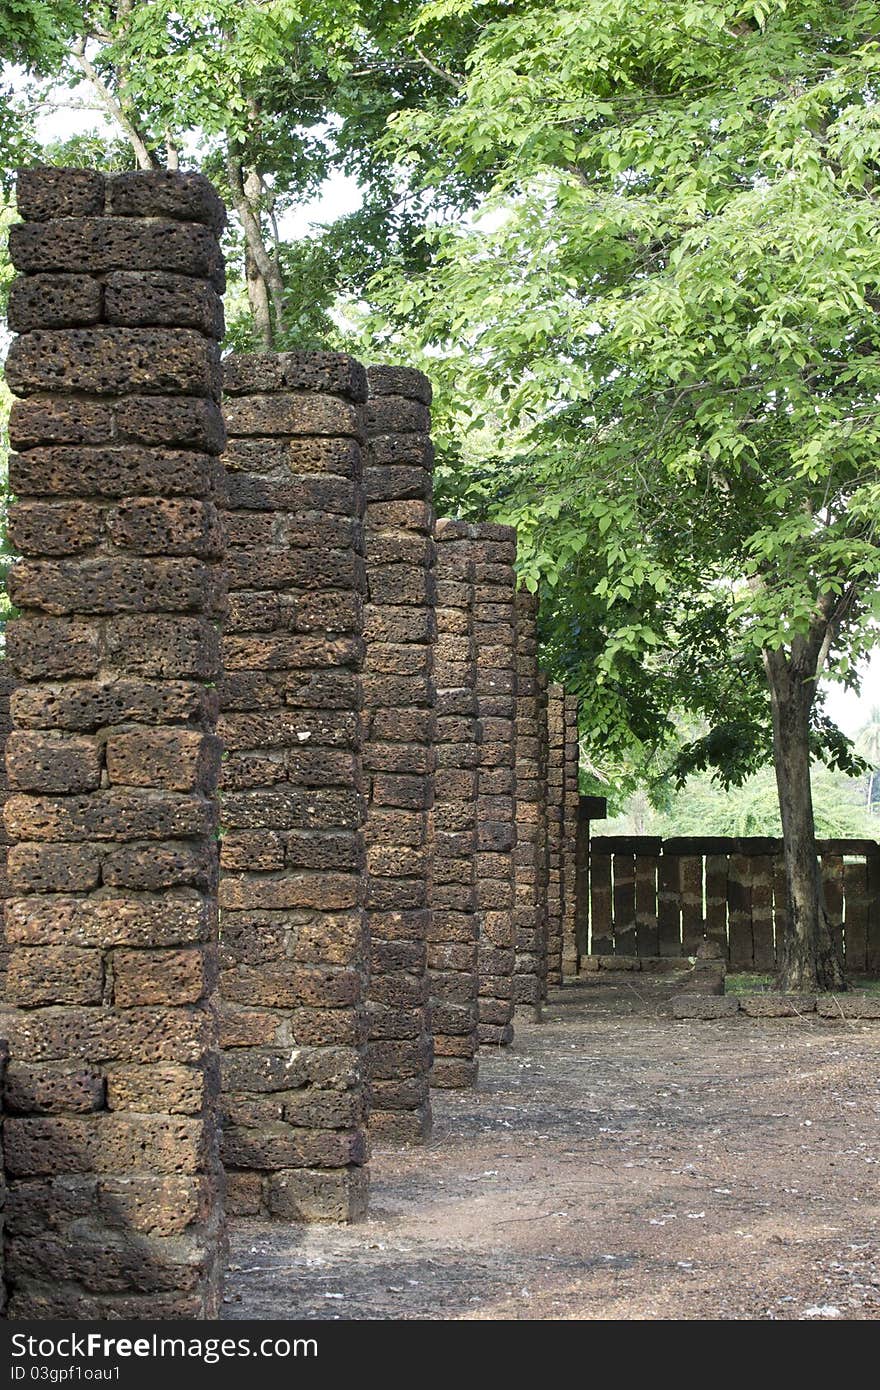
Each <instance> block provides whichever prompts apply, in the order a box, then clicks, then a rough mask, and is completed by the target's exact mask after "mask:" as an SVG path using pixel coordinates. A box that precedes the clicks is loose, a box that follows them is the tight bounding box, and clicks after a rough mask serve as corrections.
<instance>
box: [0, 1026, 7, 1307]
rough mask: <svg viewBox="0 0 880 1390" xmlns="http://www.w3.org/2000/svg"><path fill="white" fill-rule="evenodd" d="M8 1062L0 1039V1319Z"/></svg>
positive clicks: (3, 1286)
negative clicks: (4, 1092) (4, 1120)
mask: <svg viewBox="0 0 880 1390" xmlns="http://www.w3.org/2000/svg"><path fill="white" fill-rule="evenodd" d="M8 1062H9V1047H8V1044H7V1042H6V1039H5V1038H3V1039H0V1318H5V1317H6V1269H5V1261H4V1257H3V1243H4V1237H5V1234H6V1165H5V1163H4V1161H3V1113H4V1108H5V1107H4V1104H3V1091H4V1088H5V1086H6V1067H7V1064H8Z"/></svg>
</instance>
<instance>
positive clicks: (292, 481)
mask: <svg viewBox="0 0 880 1390" xmlns="http://www.w3.org/2000/svg"><path fill="white" fill-rule="evenodd" d="M224 388H225V393H226V394H225V404H224V413H225V416H226V423H227V429H228V432H229V443H228V446H227V450H226V455H225V459H226V465H227V472H228V484H227V487H228V497H229V506H228V512H227V515H226V527H227V533H228V568H229V587H230V596H229V617H228V620H227V625H226V633H225V636H224V640H223V667H224V678H223V683H222V687H221V708H222V718H221V721H220V732H221V735H222V738H223V742H224V747H225V751H226V756H225V759H224V763H223V774H222V784H221V791H222V800H221V810H222V823H223V839H222V850H221V869H222V872H221V879H220V907H221V951H222V955H221V965H222V972H221V977H220V989H221V997H222V1027H221V1042H222V1045H223V1095H222V1097H221V1100H222V1108H223V1116H224V1134H223V1159H224V1164H225V1166H226V1169H227V1174H228V1184H229V1205H230V1209H231V1210H233V1211H236V1212H240V1213H248V1214H251V1215H262V1216H270V1217H275V1218H278V1219H282V1220H284V1219H287V1220H300V1221H321V1220H331V1221H350V1220H354V1219H356V1218H357V1217H359V1216H361V1215H363V1213H364V1210H365V1205H366V1192H367V1172H366V1168H365V1166H364V1165H365V1163H366V1157H367V1148H366V1134H365V1120H366V1104H365V1101H366V1097H365V1053H364V1048H365V1043H366V1015H365V999H364V995H365V984H366V966H367V941H366V935H365V922H364V910H363V853H364V851H363V831H362V825H363V815H364V805H363V795H362V773H361V754H360V705H361V683H360V680H361V678H360V670H361V664H362V660H363V584H364V579H363V556H362V514H363V488H362V469H363V459H362V448H361V431H362V418H361V409H362V403H363V401H364V400H365V399H366V374H365V372H364V369H363V368H362V367H361V366H360V364H359V363H357V362H355V361H353V359H352V358H350V357H347V356H345V355H343V354H337V353H278V354H260V355H254V356H244V355H242V356H233V357H230V358H228V359H227V360H226V362H225V363H224Z"/></svg>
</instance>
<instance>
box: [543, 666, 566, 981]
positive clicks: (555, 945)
mask: <svg viewBox="0 0 880 1390" xmlns="http://www.w3.org/2000/svg"><path fill="white" fill-rule="evenodd" d="M564 797H565V693H564V691H563V689H562V686H561V685H559V684H557V683H556V682H551V683H550V684H549V685H548V686H547V916H548V924H547V983H548V984H549V985H559V984H561V983H562V934H563V913H564V899H563V891H564V889H563V868H562V839H563V814H564Z"/></svg>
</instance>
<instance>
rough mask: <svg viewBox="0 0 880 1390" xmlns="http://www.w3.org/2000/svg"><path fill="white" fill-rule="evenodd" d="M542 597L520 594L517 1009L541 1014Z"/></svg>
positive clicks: (544, 929) (544, 957)
mask: <svg viewBox="0 0 880 1390" xmlns="http://www.w3.org/2000/svg"><path fill="white" fill-rule="evenodd" d="M537 618H538V600H537V598H536V596H535V595H534V594H530V593H528V592H527V591H526V590H524V589H521V590H520V591H519V592H518V593H517V595H516V627H517V637H516V662H517V666H516V670H517V693H516V831H517V833H516V850H515V852H514V858H515V864H516V896H515V907H514V925H515V929H516V938H515V944H516V963H515V968H514V979H513V990H514V993H513V999H514V1004H515V1006H516V1008H517V1010H520V1009H522V1010H523V1012H524V1013H526V1014H527V1015H528V1016H530V1017H532V1018H534V1019H539V1018H540V1011H541V1001H542V998H543V997H544V994H545V991H546V977H547V882H546V869H545V850H544V846H545V842H546V835H547V827H546V806H545V800H546V794H545V787H544V780H543V769H542V766H541V752H542V749H541V723H542V718H543V700H542V690H541V681H540V677H539V672H538V623H537Z"/></svg>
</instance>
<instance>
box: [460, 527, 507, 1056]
mask: <svg viewBox="0 0 880 1390" xmlns="http://www.w3.org/2000/svg"><path fill="white" fill-rule="evenodd" d="M471 536H472V541H471V553H472V555H473V559H474V566H475V584H474V647H475V650H476V656H477V685H476V690H477V715H478V718H479V721H480V739H481V744H480V770H479V778H478V800H477V859H476V874H477V904H478V907H479V916H480V947H479V974H480V1003H479V1017H480V1026H479V1038H480V1042H481V1043H496V1044H497V1043H509V1042H511V1041H512V1039H513V1021H512V1020H513V971H514V964H515V958H516V946H515V926H514V871H515V865H514V858H513V852H514V849H515V847H516V741H515V740H516V728H515V719H516V610H515V606H514V590H515V584H516V578H515V575H514V570H513V564H514V561H515V559H516V532H515V531H514V530H513V528H512V527H510V526H494V525H491V524H484V525H479V526H473V527H472V528H471Z"/></svg>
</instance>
